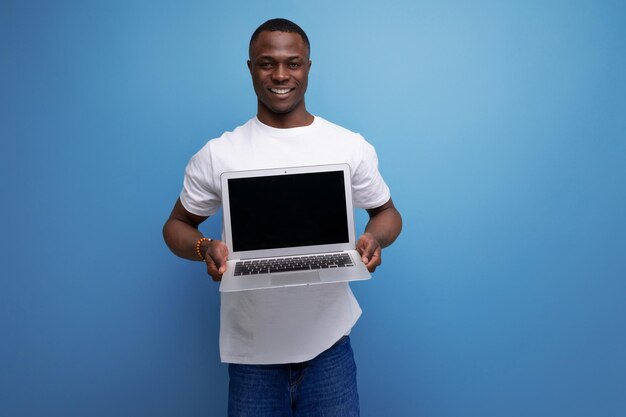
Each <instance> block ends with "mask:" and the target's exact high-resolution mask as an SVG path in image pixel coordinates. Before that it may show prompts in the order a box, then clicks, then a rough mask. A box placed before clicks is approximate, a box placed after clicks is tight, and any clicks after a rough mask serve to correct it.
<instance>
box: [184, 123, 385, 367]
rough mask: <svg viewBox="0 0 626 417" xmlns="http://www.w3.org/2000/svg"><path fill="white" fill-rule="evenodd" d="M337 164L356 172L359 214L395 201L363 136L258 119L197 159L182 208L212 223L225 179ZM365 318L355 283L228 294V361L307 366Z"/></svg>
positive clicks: (224, 334) (223, 327) (224, 329)
mask: <svg viewBox="0 0 626 417" xmlns="http://www.w3.org/2000/svg"><path fill="white" fill-rule="evenodd" d="M334 163H347V164H349V165H350V168H351V180H352V198H353V200H354V205H355V206H356V207H360V208H365V209H370V208H376V207H380V206H381V205H383V204H384V203H386V202H387V201H388V200H389V198H390V194H389V188H388V187H387V185H386V184H385V182H384V180H383V178H382V177H381V175H380V173H379V171H378V159H377V156H376V151H375V150H374V148H373V147H372V146H371V145H370V144H369V143H367V142H366V141H365V139H363V137H362V136H361V135H358V134H356V133H353V132H351V131H349V130H347V129H344V128H342V127H340V126H338V125H335V124H333V123H330V122H328V121H326V120H324V119H322V118H321V117H315V119H314V121H313V123H312V124H311V125H309V126H304V127H296V128H292V129H276V128H273V127H270V126H267V125H264V124H263V123H261V122H260V121H259V120H258V119H257V118H256V117H255V118H253V119H250V120H249V121H248V122H247V123H245V124H244V125H243V126H239V127H237V128H236V129H235V130H234V131H232V132H226V133H224V134H223V135H222V136H221V137H219V138H217V139H213V140H210V141H209V142H208V143H207V144H206V145H205V146H204V147H203V148H202V149H201V150H200V151H199V152H198V153H197V154H195V155H194V156H193V157H192V158H191V160H190V161H189V164H188V165H187V169H186V171H185V180H184V186H183V190H182V192H181V194H180V201H181V203H182V204H183V206H184V207H185V208H186V209H187V210H188V211H189V212H190V213H193V214H196V215H199V216H211V215H213V214H215V213H216V212H217V210H218V209H219V207H220V206H221V202H222V190H221V185H220V175H221V174H222V173H223V172H227V171H241V170H250V169H263V168H278V167H289V166H304V165H320V164H334ZM360 315H361V308H360V307H359V304H358V303H357V301H356V299H355V298H354V295H353V294H352V291H351V290H350V287H349V285H348V284H347V283H338V284H320V285H312V286H302V287H289V288H275V289H266V290H256V291H240V292H230V293H222V294H221V312H220V356H221V359H222V362H227V363H245V364H279V363H297V362H304V361H307V360H310V359H313V358H314V357H316V356H317V355H319V354H320V353H322V352H323V351H325V350H326V349H328V348H329V347H330V346H332V345H333V344H334V343H335V342H336V341H337V340H339V338H341V336H343V335H345V334H347V333H348V332H349V331H350V329H351V328H352V326H354V324H355V323H356V321H357V320H358V318H359V316H360Z"/></svg>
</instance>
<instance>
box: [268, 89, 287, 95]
mask: <svg viewBox="0 0 626 417" xmlns="http://www.w3.org/2000/svg"><path fill="white" fill-rule="evenodd" d="M270 90H271V91H272V93H275V94H287V93H288V92H290V91H291V89H289V88H271V89H270Z"/></svg>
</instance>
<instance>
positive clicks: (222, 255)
mask: <svg viewBox="0 0 626 417" xmlns="http://www.w3.org/2000/svg"><path fill="white" fill-rule="evenodd" d="M207 246H208V249H207V250H206V252H205V253H204V261H205V262H206V270H207V273H208V274H209V275H211V278H213V281H221V280H222V275H224V272H226V261H227V260H228V247H227V246H226V244H225V243H224V242H222V241H221V240H212V241H211V242H209V244H208V245H207Z"/></svg>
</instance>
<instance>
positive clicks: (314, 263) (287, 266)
mask: <svg viewBox="0 0 626 417" xmlns="http://www.w3.org/2000/svg"><path fill="white" fill-rule="evenodd" d="M351 266H354V263H353V262H352V259H350V256H349V255H348V254H347V253H330V254H324V255H309V256H294V257H288V258H266V259H256V260H253V261H238V262H237V263H236V264H235V272H234V275H235V276H240V275H259V274H268V273H273V272H288V271H310V270H316V269H327V268H345V267H351Z"/></svg>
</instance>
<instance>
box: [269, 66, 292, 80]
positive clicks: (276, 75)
mask: <svg viewBox="0 0 626 417" xmlns="http://www.w3.org/2000/svg"><path fill="white" fill-rule="evenodd" d="M272 79H273V80H274V81H276V82H282V81H286V80H287V79H289V73H288V72H287V68H285V66H284V65H277V66H276V67H275V69H274V71H273V72H272Z"/></svg>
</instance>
